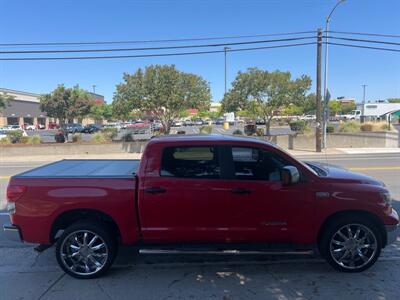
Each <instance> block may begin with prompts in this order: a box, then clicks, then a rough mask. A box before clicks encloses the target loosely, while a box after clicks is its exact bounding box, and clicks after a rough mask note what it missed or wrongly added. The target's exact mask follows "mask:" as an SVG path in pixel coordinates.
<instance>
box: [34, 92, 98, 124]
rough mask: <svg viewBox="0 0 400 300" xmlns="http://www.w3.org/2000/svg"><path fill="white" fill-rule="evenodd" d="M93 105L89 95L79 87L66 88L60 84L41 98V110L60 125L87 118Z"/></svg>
mask: <svg viewBox="0 0 400 300" xmlns="http://www.w3.org/2000/svg"><path fill="white" fill-rule="evenodd" d="M92 105H93V101H92V100H91V99H90V96H89V94H88V93H87V92H86V91H85V90H82V89H81V88H79V86H74V87H73V88H66V87H65V86H64V85H63V84H60V85H58V86H57V87H56V88H55V89H54V90H53V91H52V92H51V93H49V94H44V95H41V96H40V109H41V110H42V111H44V112H46V113H47V115H48V116H49V117H52V118H58V119H59V121H60V123H64V122H65V121H66V120H72V119H74V118H77V117H80V118H83V117H85V116H87V115H88V114H89V113H90V109H91V106H92Z"/></svg>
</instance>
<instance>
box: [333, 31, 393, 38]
mask: <svg viewBox="0 0 400 300" xmlns="http://www.w3.org/2000/svg"><path fill="white" fill-rule="evenodd" d="M328 33H339V34H347V35H366V36H380V37H387V38H400V35H396V34H383V33H366V32H348V31H328Z"/></svg>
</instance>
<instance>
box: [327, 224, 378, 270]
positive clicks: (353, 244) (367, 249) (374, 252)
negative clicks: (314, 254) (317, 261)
mask: <svg viewBox="0 0 400 300" xmlns="http://www.w3.org/2000/svg"><path fill="white" fill-rule="evenodd" d="M381 249H382V237H381V234H380V233H379V230H378V229H377V228H376V226H375V225H374V224H373V223H372V222H370V221H368V220H364V219H362V218H343V219H341V220H338V221H337V222H333V223H331V224H330V225H329V226H328V227H327V228H326V230H325V232H324V233H323V236H322V239H321V242H320V250H321V254H322V255H323V256H324V258H325V259H326V260H327V262H328V263H329V264H330V265H332V266H333V267H334V268H335V269H337V270H339V271H343V272H361V271H364V270H366V269H368V268H369V267H371V266H372V265H373V264H374V263H375V262H376V260H377V259H378V257H379V255H380V253H381Z"/></svg>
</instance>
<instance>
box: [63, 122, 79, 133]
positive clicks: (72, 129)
mask: <svg viewBox="0 0 400 300" xmlns="http://www.w3.org/2000/svg"><path fill="white" fill-rule="evenodd" d="M65 129H66V130H67V131H68V133H78V132H82V131H83V126H82V125H81V124H78V123H71V124H66V125H65Z"/></svg>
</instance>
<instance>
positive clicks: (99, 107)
mask: <svg viewBox="0 0 400 300" xmlns="http://www.w3.org/2000/svg"><path fill="white" fill-rule="evenodd" d="M89 115H90V116H91V117H92V118H93V119H95V120H102V119H105V120H111V119H112V105H111V104H106V103H104V104H94V105H92V107H91V108H90V114H89Z"/></svg>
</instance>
